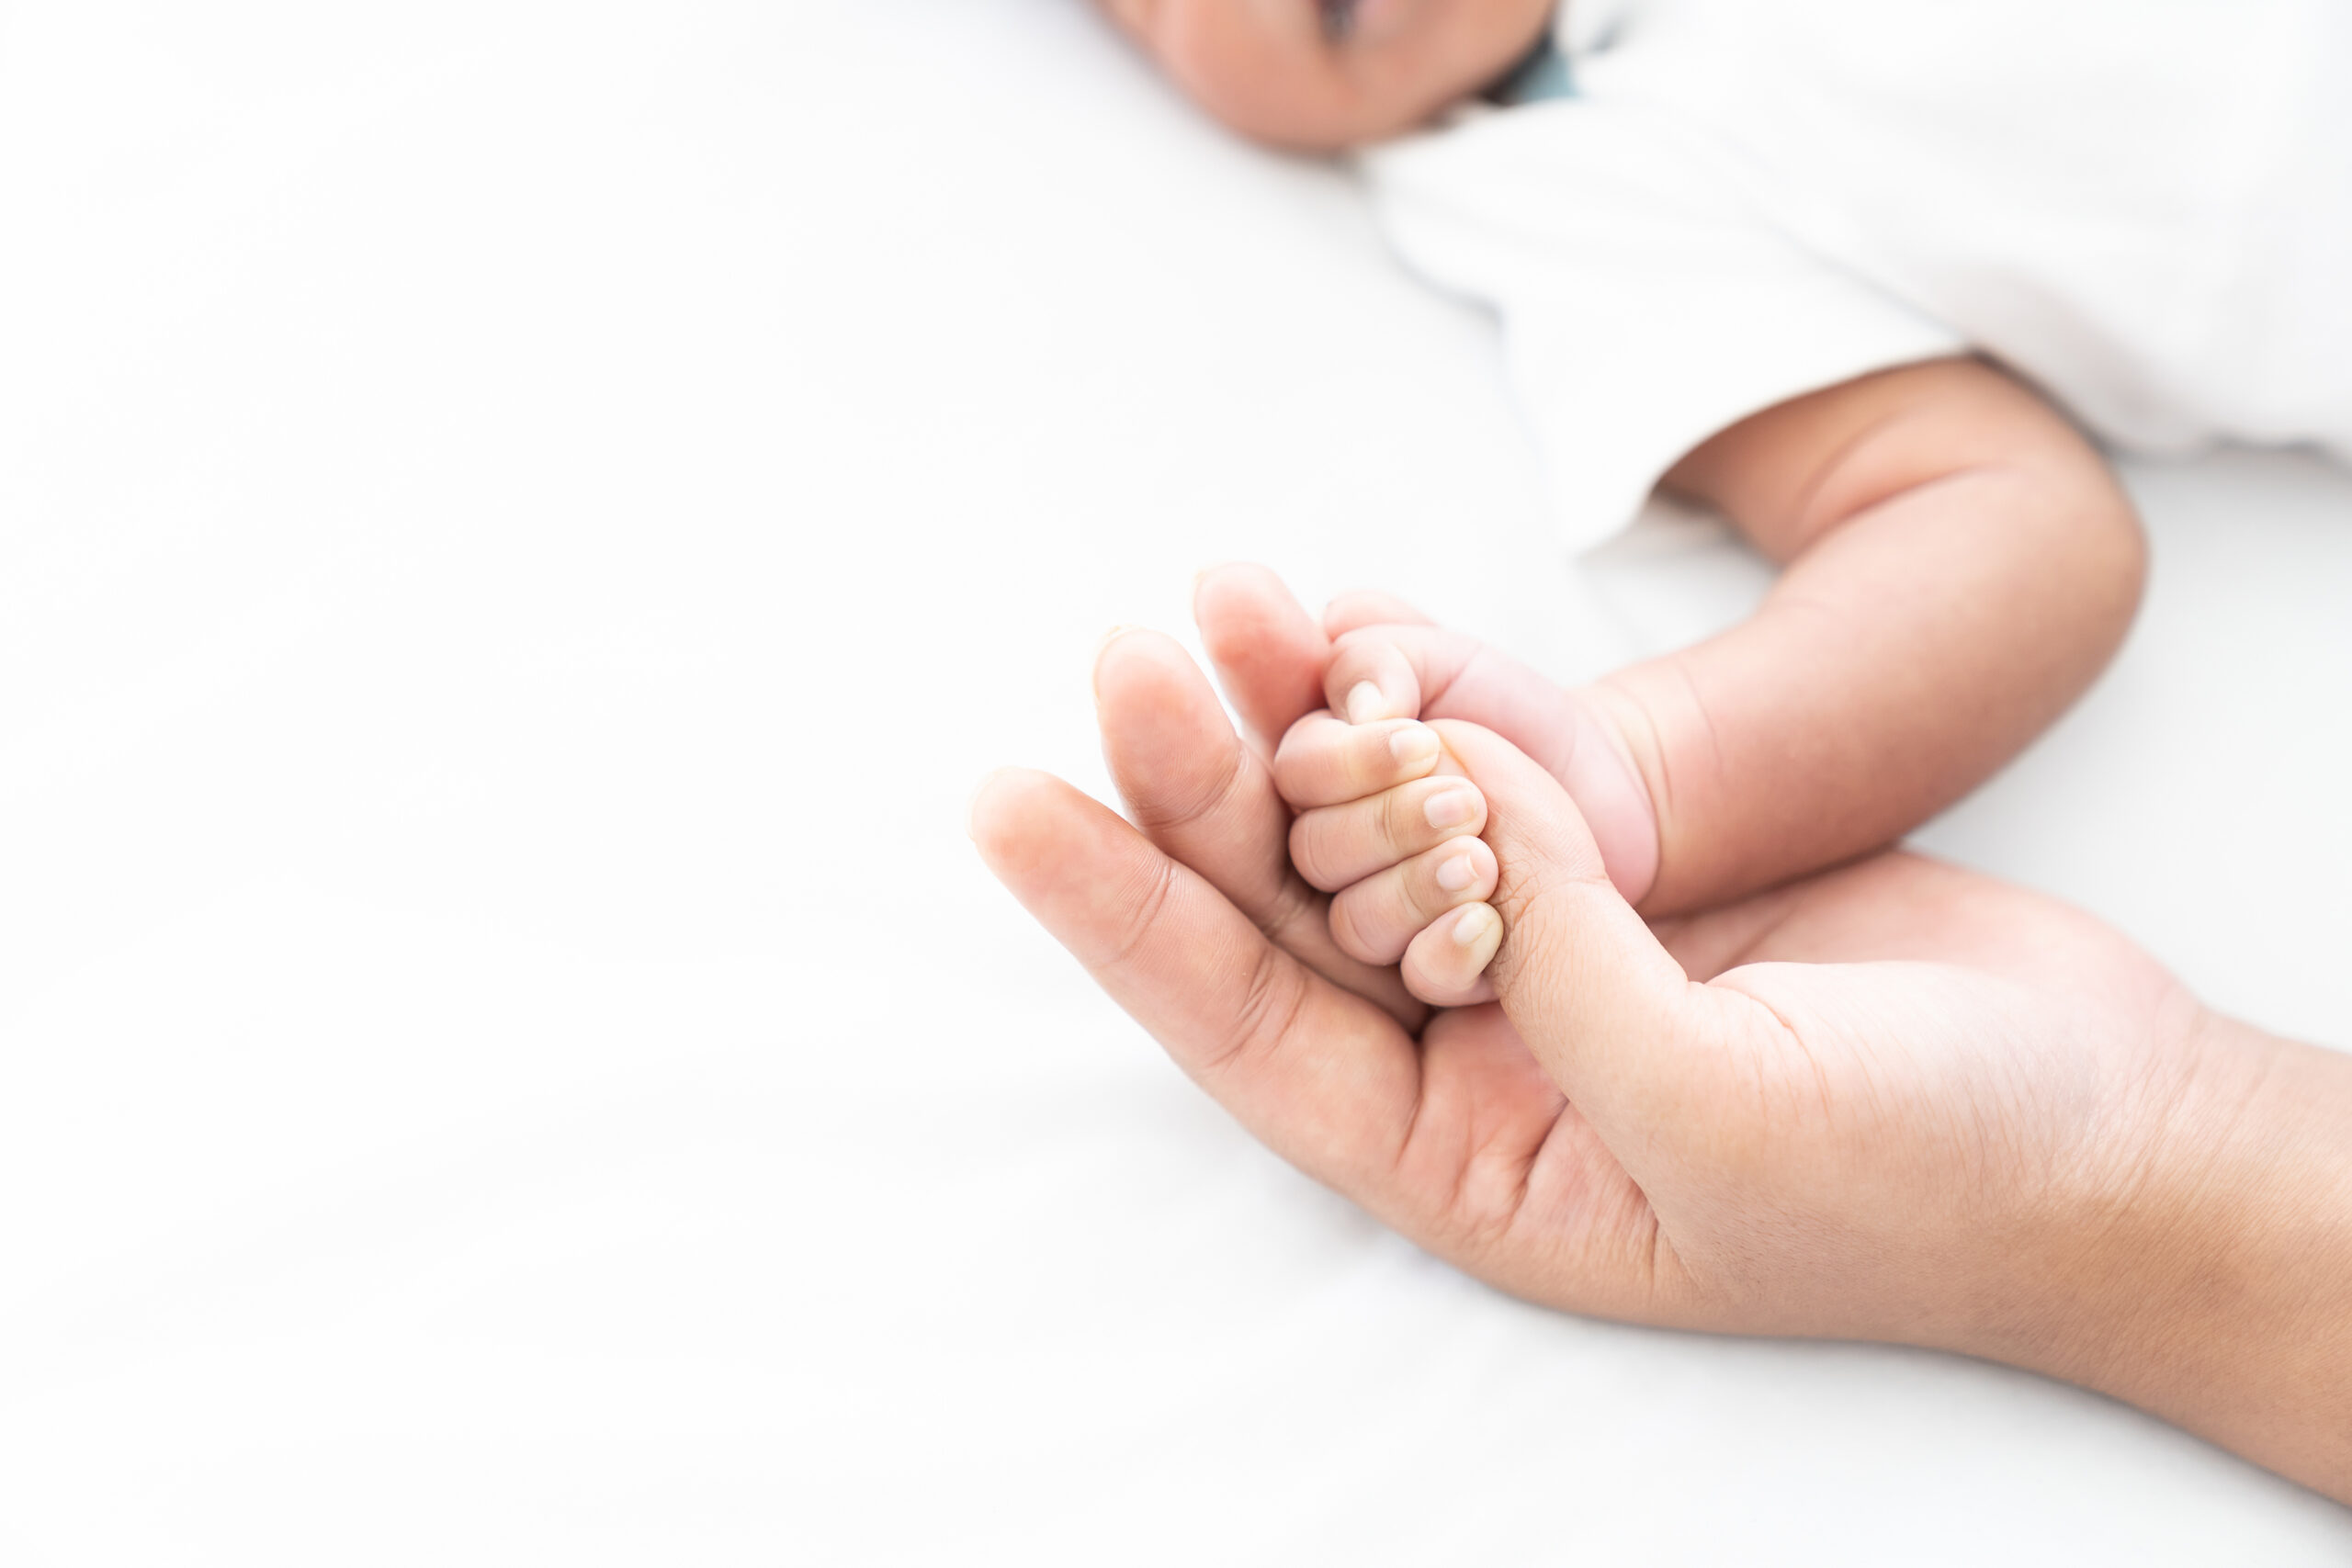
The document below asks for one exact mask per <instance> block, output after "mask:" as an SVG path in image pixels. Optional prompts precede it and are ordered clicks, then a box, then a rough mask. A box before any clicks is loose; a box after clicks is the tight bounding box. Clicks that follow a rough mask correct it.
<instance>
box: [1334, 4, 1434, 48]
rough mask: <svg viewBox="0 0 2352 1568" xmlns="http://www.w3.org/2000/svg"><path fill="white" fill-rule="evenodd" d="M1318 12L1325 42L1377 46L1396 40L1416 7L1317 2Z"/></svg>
mask: <svg viewBox="0 0 2352 1568" xmlns="http://www.w3.org/2000/svg"><path fill="white" fill-rule="evenodd" d="M1315 10H1316V15H1317V17H1318V18H1319V19H1320V20H1321V22H1322V24H1323V39H1324V41H1325V42H1327V43H1329V44H1333V45H1339V44H1348V43H1357V44H1374V43H1380V42H1383V41H1385V40H1386V39H1390V38H1392V37H1394V36H1395V35H1396V33H1397V28H1398V26H1399V25H1400V24H1401V23H1402V22H1403V21H1404V20H1405V18H1406V17H1408V15H1410V14H1411V11H1412V7H1411V6H1406V5H1400V4H1399V3H1398V0H1315Z"/></svg>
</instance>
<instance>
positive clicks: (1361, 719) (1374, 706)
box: [1348, 681, 1385, 724]
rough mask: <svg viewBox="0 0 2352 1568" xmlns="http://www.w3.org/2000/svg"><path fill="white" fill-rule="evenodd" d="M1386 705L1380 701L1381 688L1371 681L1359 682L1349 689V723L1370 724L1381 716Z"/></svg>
mask: <svg viewBox="0 0 2352 1568" xmlns="http://www.w3.org/2000/svg"><path fill="white" fill-rule="evenodd" d="M1384 708H1385V704H1384V703H1382V701H1381V700H1380V688H1379V687H1377V686H1375V685H1374V684H1373V683H1372V682H1369V681H1358V682H1356V683H1355V684H1354V685H1352V686H1351V687H1349V688H1348V722H1349V723H1350V724H1369V723H1371V722H1372V721H1373V720H1374V719H1375V718H1378V717H1379V716H1381V713H1382V711H1383V709H1384Z"/></svg>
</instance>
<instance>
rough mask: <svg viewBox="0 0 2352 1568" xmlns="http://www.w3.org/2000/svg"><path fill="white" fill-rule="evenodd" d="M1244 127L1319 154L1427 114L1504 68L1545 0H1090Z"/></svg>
mask: <svg viewBox="0 0 2352 1568" xmlns="http://www.w3.org/2000/svg"><path fill="white" fill-rule="evenodd" d="M1101 4H1102V5H1103V8H1104V9H1105V10H1107V11H1109V12H1110V14H1111V16H1112V18H1113V19H1114V21H1116V22H1117V23H1118V24H1119V25H1120V26H1121V27H1122V28H1125V29H1126V30H1127V32H1129V33H1130V34H1132V35H1134V37H1135V39H1136V41H1137V42H1139V43H1141V44H1142V45H1143V47H1144V48H1145V49H1147V50H1148V51H1150V52H1151V55H1152V57H1153V58H1154V59H1156V60H1158V61H1159V63H1160V64H1161V66H1163V67H1164V68H1165V69H1166V70H1167V72H1168V73H1169V75H1170V76H1171V77H1173V78H1174V79H1175V81H1176V85H1178V86H1180V87H1182V89H1183V90H1184V91H1185V92H1186V93H1188V94H1189V95H1191V96H1192V97H1193V99H1194V100H1195V101H1196V102H1198V103H1199V104H1200V105H1201V107H1204V108H1205V109H1207V110H1208V111H1209V113H1211V114H1213V115H1215V116H1216V118H1219V119H1221V120H1223V121H1224V122H1225V123H1226V124H1227V125H1229V126H1231V127H1232V128H1233V129H1234V130H1238V131H1240V132H1241V133H1242V134H1244V135H1245V136H1250V137H1255V138H1256V139H1257V140H1259V141H1268V142H1272V143H1273V144H1274V145H1276V146H1280V147H1296V148H1302V149H1306V150H1310V151H1316V152H1329V151H1332V150H1334V149H1338V148H1341V147H1353V146H1358V145H1361V144H1363V143H1364V142H1367V141H1378V140H1379V139H1380V138H1382V137H1384V136H1389V135H1393V134H1395V133H1396V132H1397V131H1400V130H1408V129H1409V128H1411V127H1413V126H1415V125H1419V123H1420V122H1421V121H1423V120H1425V119H1428V118H1430V116H1431V115H1433V114H1435V113H1437V111H1438V110H1440V109H1442V108H1443V107H1445V106H1446V105H1448V104H1451V103H1453V102H1456V101H1457V100H1459V99H1462V98H1464V97H1467V96H1470V95H1471V94H1473V93H1475V92H1477V91H1478V90H1479V89H1480V88H1482V87H1485V86H1486V85H1488V84H1489V83H1491V82H1493V81H1495V80H1496V79H1497V78H1498V77H1499V76H1501V75H1502V73H1504V72H1506V71H1508V70H1510V67H1511V66H1512V65H1513V64H1514V63H1516V62H1518V60H1519V59H1520V57H1521V55H1523V54H1525V53H1526V52H1527V51H1529V50H1530V49H1532V48H1533V47H1534V45H1535V40H1536V39H1537V38H1538V37H1540V36H1541V34H1542V32H1543V29H1544V23H1545V21H1546V20H1548V19H1549V18H1550V17H1551V14H1552V9H1553V6H1554V5H1555V0H1101Z"/></svg>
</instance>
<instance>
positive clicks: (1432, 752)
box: [1388, 724, 1438, 768]
mask: <svg viewBox="0 0 2352 1568" xmlns="http://www.w3.org/2000/svg"><path fill="white" fill-rule="evenodd" d="M1437 751H1438V741H1437V731H1436V730H1434V729H1431V728H1429V727H1428V726H1427V725H1420V724H1408V725H1407V726H1406V727H1405V728H1402V729H1400V730H1398V731H1397V733H1396V734H1394V735H1392V736H1390V737H1389V738H1388V754H1389V755H1390V756H1392V757H1394V758H1396V759H1397V766H1399V767H1403V768H1418V767H1419V766H1420V765H1421V764H1422V763H1424V762H1433V761H1437Z"/></svg>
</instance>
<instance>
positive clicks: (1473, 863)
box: [1437, 850, 1478, 893]
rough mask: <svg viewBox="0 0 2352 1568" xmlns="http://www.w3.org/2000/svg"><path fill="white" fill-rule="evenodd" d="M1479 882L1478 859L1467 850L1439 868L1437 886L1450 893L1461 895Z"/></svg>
mask: <svg viewBox="0 0 2352 1568" xmlns="http://www.w3.org/2000/svg"><path fill="white" fill-rule="evenodd" d="M1477 880H1478V860H1477V857H1476V856H1475V855H1473V854H1471V853H1470V852H1468V851H1466V850H1465V851H1464V852H1462V853H1461V854H1458V855H1455V856H1454V857H1453V859H1451V860H1449V861H1447V862H1446V863H1444V864H1443V865H1442V866H1439V867H1438V868H1437V885H1438V886H1440V887H1442V888H1443V889H1445V891H1447V892H1448V893H1459V892H1461V891H1462V890H1463V889H1464V888H1465V887H1467V886H1470V885H1471V884H1472V883H1474V882H1476V881H1477Z"/></svg>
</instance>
